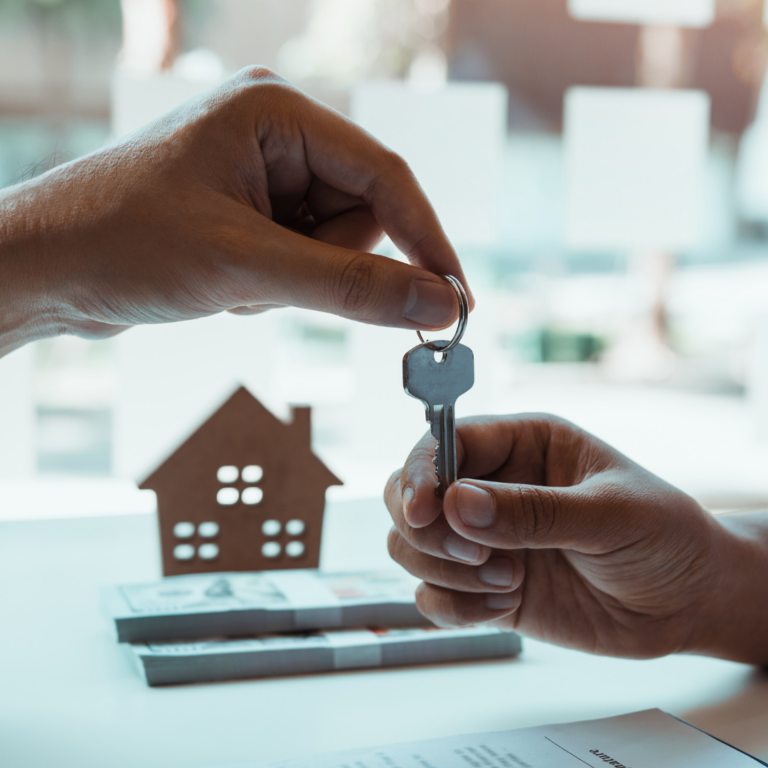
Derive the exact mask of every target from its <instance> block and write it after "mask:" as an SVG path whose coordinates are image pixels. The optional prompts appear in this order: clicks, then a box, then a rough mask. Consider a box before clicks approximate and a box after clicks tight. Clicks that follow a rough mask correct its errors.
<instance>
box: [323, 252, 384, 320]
mask: <svg viewBox="0 0 768 768" xmlns="http://www.w3.org/2000/svg"><path fill="white" fill-rule="evenodd" d="M376 275H377V271H376V265H375V263H374V257H373V256H370V255H368V254H364V253H360V254H357V255H356V256H354V257H353V258H352V259H350V260H349V261H348V262H347V263H346V264H345V265H344V266H343V267H342V268H341V269H340V270H339V272H338V275H337V277H336V285H335V286H334V287H333V291H332V295H334V296H336V297H338V301H339V304H340V306H341V309H342V310H343V311H344V312H346V313H347V314H349V315H351V316H352V317H359V316H364V315H367V314H368V312H369V311H370V310H371V309H372V308H373V307H374V306H375V305H376V302H377V299H378V295H379V284H378V280H377V277H376Z"/></svg>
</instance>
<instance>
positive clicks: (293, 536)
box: [140, 387, 342, 576]
mask: <svg viewBox="0 0 768 768" xmlns="http://www.w3.org/2000/svg"><path fill="white" fill-rule="evenodd" d="M341 484H342V483H341V480H339V479H338V478H337V477H336V476H335V475H334V474H333V473H332V472H330V470H329V469H328V468H327V467H326V466H325V464H323V462H322V461H320V459H318V458H317V456H315V455H314V454H313V453H312V444H311V417H310V409H309V408H293V409H292V421H291V423H289V424H286V423H285V422H283V421H281V420H280V419H277V418H276V417H275V416H273V415H272V413H270V412H269V411H268V410H267V409H266V408H265V407H264V406H263V405H262V404H261V403H260V402H259V401H258V400H257V399H256V398H255V397H254V396H253V395H252V394H251V393H250V392H249V391H248V390H247V389H245V388H244V387H241V388H240V389H238V390H237V391H236V392H235V393H234V394H233V395H232V397H230V398H229V400H227V401H226V402H225V403H224V405H222V406H221V408H219V410H218V411H216V413H214V414H213V416H211V417H210V418H209V419H208V420H207V421H206V422H205V423H204V424H202V425H201V426H200V427H199V428H198V429H197V430H196V431H195V432H194V434H192V435H191V437H189V438H188V439H187V440H186V441H185V442H184V443H183V444H182V445H181V446H180V447H179V448H178V449H177V450H176V451H175V452H174V453H173V454H172V455H171V456H169V457H168V458H167V459H166V460H165V461H164V462H163V463H162V464H161V465H160V466H159V467H158V468H157V469H156V470H155V471H154V472H153V473H152V474H151V475H150V476H149V477H148V478H147V479H146V480H144V482H143V483H141V485H140V487H141V488H143V489H147V488H148V489H151V490H153V491H155V493H156V494H157V511H158V520H159V524H160V543H161V549H162V557H163V573H164V574H165V575H166V576H177V575H180V574H188V573H205V572H210V571H261V570H274V569H283V568H317V566H318V564H319V560H320V539H321V534H322V526H323V512H324V509H325V491H326V489H327V488H328V487H329V486H331V485H341Z"/></svg>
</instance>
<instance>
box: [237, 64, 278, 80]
mask: <svg viewBox="0 0 768 768" xmlns="http://www.w3.org/2000/svg"><path fill="white" fill-rule="evenodd" d="M239 74H240V77H241V78H242V79H243V80H245V81H246V82H248V83H250V84H254V83H284V82H285V81H284V80H283V78H281V77H280V76H279V75H278V74H276V73H275V72H273V71H272V70H271V69H270V68H269V67H264V66H262V65H260V64H252V65H250V66H248V67H244V68H243V69H241V70H240V73H239Z"/></svg>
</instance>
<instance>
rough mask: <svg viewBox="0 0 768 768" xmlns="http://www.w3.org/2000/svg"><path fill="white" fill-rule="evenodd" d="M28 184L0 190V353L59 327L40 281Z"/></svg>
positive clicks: (36, 228) (35, 222) (36, 223)
mask: <svg viewBox="0 0 768 768" xmlns="http://www.w3.org/2000/svg"><path fill="white" fill-rule="evenodd" d="M33 184H34V183H31V184H23V185H19V186H17V187H12V188H10V189H7V190H3V191H2V192H0V357H2V356H3V355H5V354H8V353H9V352H12V351H13V350H14V349H18V348H19V347H22V346H24V345H25V344H27V343H29V342H30V341H36V340H37V339H42V338H45V337H48V336H55V335H56V334H58V333H61V332H62V330H63V329H62V324H61V322H60V321H59V320H58V312H57V309H56V302H55V301H54V300H53V295H52V291H51V290H50V287H49V286H47V285H46V269H45V266H44V253H43V244H42V243H41V242H40V234H39V233H40V231H41V229H42V227H41V225H40V222H39V220H38V217H37V216H36V214H35V208H36V206H35V201H34V194H33Z"/></svg>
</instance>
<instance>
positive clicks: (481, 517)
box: [456, 483, 496, 528]
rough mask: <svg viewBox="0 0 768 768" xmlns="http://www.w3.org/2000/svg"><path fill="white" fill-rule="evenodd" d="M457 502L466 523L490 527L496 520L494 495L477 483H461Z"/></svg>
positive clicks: (475, 526)
mask: <svg viewBox="0 0 768 768" xmlns="http://www.w3.org/2000/svg"><path fill="white" fill-rule="evenodd" d="M456 503H457V506H458V508H459V517H461V519H462V520H463V521H464V523H465V524H466V525H471V526H472V527H473V528H490V527H491V526H492V525H493V524H494V523H495V522H496V510H495V509H494V508H493V497H492V496H491V494H490V493H488V491H484V490H483V489H482V488H478V487H477V486H476V485H469V484H468V483H460V484H459V493H458V498H457V499H456Z"/></svg>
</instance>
